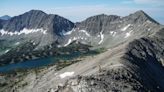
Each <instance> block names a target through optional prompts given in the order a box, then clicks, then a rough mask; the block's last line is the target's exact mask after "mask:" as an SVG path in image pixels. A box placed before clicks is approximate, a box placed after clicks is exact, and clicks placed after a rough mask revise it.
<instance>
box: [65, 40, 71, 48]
mask: <svg viewBox="0 0 164 92" xmlns="http://www.w3.org/2000/svg"><path fill="white" fill-rule="evenodd" d="M71 42H72V40H71V39H69V40H68V42H67V43H66V44H65V45H64V47H66V46H68V45H69V44H70V43H71Z"/></svg>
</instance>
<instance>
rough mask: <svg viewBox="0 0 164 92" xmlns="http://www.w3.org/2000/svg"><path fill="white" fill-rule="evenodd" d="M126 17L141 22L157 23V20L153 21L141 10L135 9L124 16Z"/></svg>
mask: <svg viewBox="0 0 164 92" xmlns="http://www.w3.org/2000/svg"><path fill="white" fill-rule="evenodd" d="M126 18H127V19H128V20H134V22H139V23H143V22H145V21H150V22H152V23H155V24H159V23H158V22H157V21H155V20H154V19H153V18H151V17H150V16H149V15H148V14H147V13H145V12H144V11H143V10H139V11H136V12H135V13H132V14H130V15H129V16H126Z"/></svg>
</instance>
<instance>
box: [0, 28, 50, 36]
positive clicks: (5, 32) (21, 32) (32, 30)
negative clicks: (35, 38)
mask: <svg viewBox="0 0 164 92" xmlns="http://www.w3.org/2000/svg"><path fill="white" fill-rule="evenodd" d="M35 32H42V33H43V34H46V32H47V30H44V29H42V28H40V29H27V28H24V29H23V30H21V31H19V32H17V31H15V32H9V31H5V30H4V29H1V30H0V34H1V35H2V36H3V35H10V36H13V35H21V34H30V33H35Z"/></svg>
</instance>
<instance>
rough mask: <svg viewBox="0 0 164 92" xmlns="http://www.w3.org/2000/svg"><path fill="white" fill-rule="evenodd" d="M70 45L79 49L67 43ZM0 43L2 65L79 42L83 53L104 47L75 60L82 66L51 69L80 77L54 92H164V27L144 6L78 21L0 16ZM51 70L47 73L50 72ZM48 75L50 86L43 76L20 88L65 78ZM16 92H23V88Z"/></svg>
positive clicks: (55, 52) (33, 14)
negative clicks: (126, 13) (98, 52)
mask: <svg viewBox="0 0 164 92" xmlns="http://www.w3.org/2000/svg"><path fill="white" fill-rule="evenodd" d="M72 43H73V44H74V45H76V44H77V47H76V46H73V47H72V46H70V45H71V44H72ZM0 45H1V46H0V65H1V66H5V65H8V64H15V63H19V62H25V61H26V60H33V59H36V58H37V59H38V58H42V57H49V56H53V55H54V56H56V55H60V54H61V53H64V51H63V50H65V51H68V52H71V51H73V50H74V49H76V50H75V52H76V51H83V50H81V48H78V47H80V46H81V47H82V48H85V50H86V51H87V50H88V49H94V50H97V49H100V48H104V49H105V50H107V51H106V52H105V53H102V54H100V55H97V56H96V57H92V59H86V60H84V61H82V63H78V64H79V65H80V67H79V65H78V64H77V65H76V64H75V65H72V66H69V67H66V68H64V69H65V70H64V69H63V70H61V71H55V73H56V72H57V73H61V72H63V71H73V70H74V71H76V72H75V75H79V76H74V78H72V79H70V80H69V81H66V83H63V85H62V86H61V87H58V88H56V90H57V92H81V91H80V89H81V90H82V91H84V92H109V91H112V92H117V91H118V92H119V91H124V92H138V91H140V92H146V91H150V92H163V91H164V68H163V65H164V27H163V26H162V25H161V24H159V23H158V22H157V21H155V20H154V19H152V18H151V17H150V16H149V15H148V14H146V13H145V12H144V11H142V10H140V11H136V12H135V13H132V14H130V15H128V16H125V17H121V16H117V15H105V14H100V15H95V16H91V17H89V18H87V19H86V20H84V21H81V22H77V23H73V22H71V21H70V20H68V19H66V18H64V17H61V16H59V15H54V14H46V13H44V12H43V11H40V10H31V11H28V12H26V13H24V14H22V15H19V16H14V17H9V16H5V17H1V18H0ZM68 46H70V47H69V48H67V47H68ZM71 47H72V48H71ZM62 48H64V49H63V50H62ZM58 49H60V50H58ZM62 51H63V52H62ZM68 52H67V53H68ZM87 60H89V61H87ZM97 66H98V67H99V69H97V68H96V67H97ZM101 69H102V70H101ZM100 70H101V71H100ZM52 71H53V70H51V69H50V70H48V71H47V72H46V73H45V76H50V75H52V74H51V72H52ZM67 74H68V72H67ZM71 74H73V73H71ZM36 76H37V75H36ZM55 76H57V75H55ZM50 77H52V79H53V80H52V82H53V83H54V85H52V84H51V83H49V82H48V81H45V80H44V79H42V77H41V78H40V80H41V79H42V80H41V81H38V80H34V79H33V78H31V79H29V80H30V81H34V82H33V83H32V84H31V83H29V84H30V85H27V87H25V88H24V90H25V91H24V92H29V91H30V92H37V90H38V89H39V90H40V91H39V92H46V91H47V90H48V89H51V88H53V89H54V88H55V87H56V86H59V85H58V83H59V84H60V82H61V83H62V82H63V81H64V80H62V78H61V79H59V78H56V77H54V75H52V76H50ZM47 78H48V77H47ZM54 78H56V79H54ZM68 79H69V78H68ZM24 81H25V80H24ZM26 82H28V81H27V80H26ZM43 83H45V84H47V85H46V86H45V85H43ZM38 85H41V86H44V87H41V88H40V86H38ZM31 87H32V89H29V88H31ZM50 87H51V88H50ZM18 89H19V88H18ZM0 91H1V90H0ZM2 91H3V92H7V91H10V92H11V91H13V90H12V89H11V90H7V89H6V90H5V89H3V90H2ZM18 92H23V91H22V89H21V87H20V90H19V91H18ZM52 92H53V91H52Z"/></svg>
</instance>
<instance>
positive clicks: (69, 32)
mask: <svg viewBox="0 0 164 92" xmlns="http://www.w3.org/2000/svg"><path fill="white" fill-rule="evenodd" d="M74 31H75V29H72V30H71V31H68V32H65V31H64V32H63V35H70V34H72V32H74Z"/></svg>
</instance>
